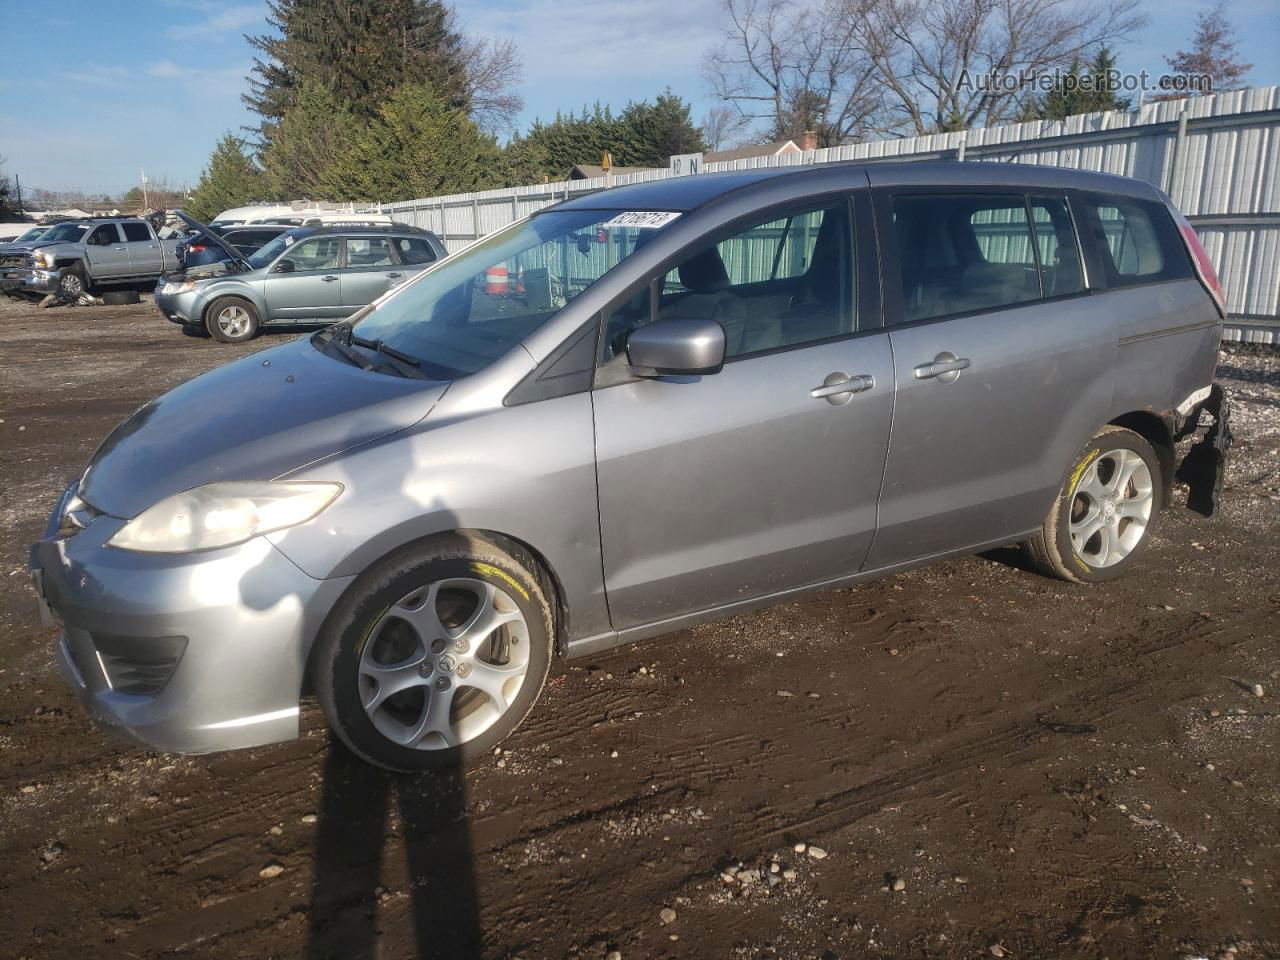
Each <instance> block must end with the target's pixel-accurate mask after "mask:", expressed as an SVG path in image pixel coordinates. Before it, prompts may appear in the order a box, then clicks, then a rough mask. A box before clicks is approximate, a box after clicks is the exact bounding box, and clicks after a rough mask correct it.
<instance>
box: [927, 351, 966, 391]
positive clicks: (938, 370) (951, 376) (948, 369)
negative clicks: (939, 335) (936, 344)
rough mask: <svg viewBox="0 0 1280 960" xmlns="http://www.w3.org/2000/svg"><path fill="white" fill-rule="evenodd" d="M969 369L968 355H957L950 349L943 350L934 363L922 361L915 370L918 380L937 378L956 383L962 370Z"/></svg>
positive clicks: (939, 380)
mask: <svg viewBox="0 0 1280 960" xmlns="http://www.w3.org/2000/svg"><path fill="white" fill-rule="evenodd" d="M968 369H969V360H968V359H967V358H966V357H957V356H956V355H955V354H954V353H950V352H949V351H946V350H944V351H942V353H940V354H938V355H937V356H936V357H934V358H933V362H932V363H922V364H920V365H919V366H918V367H916V368H915V370H914V371H913V372H914V373H915V377H916V379H917V380H937V381H938V382H939V383H955V381H956V378H957V377H959V376H960V371H961V370H968Z"/></svg>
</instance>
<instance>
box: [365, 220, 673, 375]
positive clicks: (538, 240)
mask: <svg viewBox="0 0 1280 960" xmlns="http://www.w3.org/2000/svg"><path fill="white" fill-rule="evenodd" d="M678 216H679V215H678V214H674V213H651V212H639V213H637V212H634V211H623V210H561V211H549V212H547V213H543V214H538V215H536V216H534V217H532V218H530V219H529V220H527V221H525V222H524V223H518V224H514V225H513V226H511V227H508V228H507V229H506V230H502V231H500V232H498V233H496V234H494V235H493V236H491V237H489V238H487V239H485V240H481V241H480V242H479V243H476V244H473V245H472V246H471V247H469V248H468V249H467V250H466V251H464V252H463V253H461V254H459V255H458V256H456V257H454V258H453V259H452V260H450V261H448V262H446V263H442V264H441V265H440V266H439V267H437V268H435V269H433V270H432V271H431V272H430V273H428V274H426V275H425V276H424V277H423V278H422V279H421V280H419V281H417V282H415V283H413V284H411V285H408V286H406V287H404V288H403V290H401V291H400V292H399V293H397V294H396V295H395V296H392V297H390V298H389V299H387V300H385V301H383V302H382V303H380V304H379V305H378V307H377V309H375V310H374V311H373V312H372V313H370V314H369V315H368V316H367V317H365V318H364V319H363V320H361V321H360V322H359V323H358V324H357V325H356V328H355V330H356V333H357V334H358V335H359V336H361V337H364V338H367V339H369V340H375V339H376V340H382V341H383V342H384V343H386V344H387V345H389V346H391V347H394V348H396V349H397V350H400V351H402V352H404V353H408V354H410V355H411V356H414V357H416V358H419V359H420V360H421V361H422V364H423V369H424V371H427V372H429V373H430V374H431V375H432V376H433V377H437V378H440V379H453V378H455V377H460V376H465V375H467V374H470V373H475V372H477V371H479V370H482V369H483V368H484V367H486V366H488V365H489V364H490V363H492V362H493V361H494V360H496V359H498V358H499V357H500V356H502V355H503V354H505V353H506V352H507V351H509V350H510V349H511V348H512V347H514V346H515V345H516V344H518V343H520V342H521V341H522V340H524V339H525V338H526V337H528V336H529V335H530V334H532V333H533V332H534V331H535V330H537V329H538V328H539V327H541V326H542V325H543V324H544V323H546V322H547V321H548V320H550V319H551V317H553V316H554V315H555V314H556V312H557V311H559V310H560V309H561V308H562V307H563V306H564V305H565V304H567V303H569V302H571V301H572V300H573V299H574V298H575V297H577V296H578V295H579V294H581V293H582V291H584V290H586V289H587V288H588V287H589V286H591V285H592V284H593V283H595V282H596V280H598V279H600V277H602V276H604V275H605V274H606V273H607V272H608V271H610V270H612V269H613V268H614V267H616V266H617V265H618V264H620V263H621V262H622V261H623V260H625V259H626V258H627V257H629V256H631V254H633V253H634V252H635V251H636V250H637V249H639V248H640V247H641V246H643V245H644V244H645V243H647V242H648V241H649V240H650V239H651V238H652V237H654V236H656V235H657V234H658V233H660V232H661V230H662V229H663V228H664V227H665V226H666V225H667V224H668V223H670V222H672V221H673V220H675V219H677V218H678Z"/></svg>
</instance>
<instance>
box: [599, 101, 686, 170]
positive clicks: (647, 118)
mask: <svg viewBox="0 0 1280 960" xmlns="http://www.w3.org/2000/svg"><path fill="white" fill-rule="evenodd" d="M618 135H619V137H620V142H619V145H618V148H617V150H618V154H620V157H619V158H618V160H619V162H620V163H622V164H623V165H625V166H636V167H665V166H666V165H667V161H668V160H669V159H670V158H671V157H672V156H673V155H674V154H677V153H701V152H702V151H703V150H704V149H706V144H705V143H704V142H703V139H702V131H701V130H699V129H698V127H697V125H696V124H694V122H693V118H692V116H691V115H690V112H689V104H687V103H685V102H684V101H683V100H682V99H680V97H678V96H676V95H675V94H674V93H672V92H671V90H670V88H668V89H667V90H666V91H665V92H664V93H660V94H659V95H658V97H657V99H656V100H655V101H654V102H653V103H649V102H648V101H641V102H639V103H630V104H627V107H626V109H625V110H623V111H622V116H621V117H619V131H618Z"/></svg>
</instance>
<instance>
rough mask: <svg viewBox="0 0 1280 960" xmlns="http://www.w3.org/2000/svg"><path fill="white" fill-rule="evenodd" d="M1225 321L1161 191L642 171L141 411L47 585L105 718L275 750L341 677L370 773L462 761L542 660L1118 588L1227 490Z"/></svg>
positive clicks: (881, 174)
mask: <svg viewBox="0 0 1280 960" xmlns="http://www.w3.org/2000/svg"><path fill="white" fill-rule="evenodd" d="M302 236H303V237H304V238H305V237H321V238H333V237H338V236H345V237H348V238H349V237H350V236H351V235H350V234H338V233H334V232H328V233H326V232H320V233H312V234H303V235H302ZM300 242H301V243H305V242H306V240H305V239H303V240H301V241H300V240H298V239H296V238H295V240H294V243H293V248H294V249H295V250H296V248H297V247H298V245H299V243H300ZM326 269H328V268H326ZM1222 320H1223V312H1222V295H1221V289H1220V288H1219V286H1218V282H1217V280H1216V278H1215V277H1214V275H1213V271H1212V268H1211V267H1210V266H1209V263H1208V260H1207V259H1206V258H1205V256H1204V251H1203V250H1202V249H1201V247H1200V244H1199V242H1198V241H1197V239H1196V237H1195V234H1194V232H1193V231H1192V230H1191V228H1190V227H1189V226H1188V225H1187V223H1186V221H1185V220H1184V219H1182V217H1181V216H1180V215H1179V214H1178V213H1177V212H1176V211H1175V210H1174V209H1173V208H1172V207H1171V206H1170V205H1169V202H1168V200H1167V198H1165V197H1164V195H1163V194H1161V193H1160V192H1159V191H1158V190H1156V189H1155V188H1154V187H1152V186H1150V185H1148V184H1146V183H1142V182H1139V181H1136V180H1129V179H1123V178H1119V177H1107V176H1100V175H1093V174H1084V173H1076V172H1069V171H1059V170H1054V169H1051V168H1045V167H1033V166H1021V165H1015V164H992V163H973V164H956V163H907V164H896V163H885V164H877V165H872V166H865V167H863V166H851V165H830V166H818V167H810V168H802V169H800V170H788V169H786V168H775V169H768V170H759V171H751V172H744V173H737V174H705V175H699V176H686V177H680V178H677V179H672V180H665V181H658V182H651V183H645V184H637V185H631V186H625V187H619V188H616V189H613V190H607V191H604V192H601V193H596V194H593V195H591V196H585V197H580V198H575V199H573V200H570V201H568V202H566V203H562V204H560V205H558V206H555V207H552V208H550V209H547V210H544V211H542V212H540V213H538V214H536V215H535V216H533V217H531V218H530V219H528V220H525V221H522V222H519V223H516V224H514V225H512V226H511V227H509V228H507V229H505V230H502V231H501V232H499V233H497V234H495V235H493V236H491V237H489V238H487V239H485V240H483V241H481V242H479V243H477V244H474V245H472V246H470V247H468V248H466V249H465V250H463V251H461V252H460V253H458V254H455V255H454V256H452V257H449V258H448V259H445V260H443V261H441V262H440V263H438V264H436V265H435V266H433V267H432V268H431V269H429V270H427V271H425V272H423V273H422V274H421V275H420V276H419V277H418V279H416V280H415V281H413V282H411V283H405V284H404V285H402V287H401V288H400V289H398V290H397V291H395V292H394V293H393V294H391V295H389V296H387V297H384V298H382V299H381V300H379V301H378V302H377V303H375V304H374V305H372V306H371V307H370V308H368V309H365V310H363V311H361V312H360V313H359V314H358V315H357V316H356V317H353V318H352V319H351V320H349V321H346V322H343V323H340V324H337V325H335V326H332V327H329V328H328V329H325V330H322V331H319V332H317V333H316V334H314V335H313V336H311V337H309V338H300V339H296V340H294V341H291V342H289V343H285V344H281V345H279V346H277V347H274V348H273V349H270V350H266V351H263V352H260V353H257V354H255V355H253V356H251V357H245V358H242V359H240V360H238V361H236V362H234V363H230V364H227V365H226V366H223V367H220V368H218V369H215V370H212V371H210V372H209V373H206V374H204V375H203V376H200V377H198V378H196V379H195V380H192V381H191V382H189V383H187V384H185V385H183V386H180V387H178V388H177V389H175V390H173V391H171V392H169V393H167V394H165V395H164V396H162V397H160V398H159V399H157V400H155V401H153V402H152V403H150V404H148V405H147V406H145V407H143V408H142V409H141V410H139V411H138V412H136V413H135V414H134V415H133V416H132V417H130V418H129V419H128V420H126V421H125V422H124V423H123V424H121V425H120V426H119V427H117V428H116V430H115V431H114V432H113V433H112V434H111V435H110V436H109V437H108V438H107V440H106V441H105V442H104V443H103V445H102V447H101V448H100V449H99V450H98V451H97V453H96V454H95V455H94V457H93V459H92V461H91V462H90V464H89V467H88V469H87V470H86V471H85V473H84V475H83V476H81V477H80V478H79V479H77V480H76V481H75V482H74V483H73V484H72V485H71V487H70V488H69V489H68V490H67V491H66V492H65V494H64V495H63V496H62V499H61V500H60V501H59V503H58V505H57V508H56V509H55V511H54V513H53V516H52V517H51V519H50V521H49V526H48V528H47V530H46V532H45V535H44V538H43V539H42V540H41V541H40V542H39V543H38V544H36V545H35V547H34V548H33V551H32V559H31V567H32V570H33V572H34V576H35V580H36V586H37V589H38V591H39V592H40V595H41V597H42V598H43V600H44V601H45V602H46V603H47V605H48V608H51V609H52V611H53V613H54V614H56V616H57V617H58V618H59V620H60V622H61V625H62V634H61V638H60V640H59V646H58V657H59V660H60V662H61V664H62V666H63V668H64V671H65V673H66V675H67V677H68V678H69V682H70V683H71V685H72V686H73V687H74V688H75V690H76V691H78V693H79V695H80V697H81V699H82V700H83V701H84V703H85V704H86V705H87V707H88V709H89V711H90V712H91V713H92V714H93V715H94V716H96V717H98V718H100V719H101V720H102V721H104V722H105V723H106V724H107V725H109V726H110V727H112V728H113V729H116V730H119V731H122V732H124V733H126V734H128V735H130V736H132V737H134V738H136V739H138V740H140V741H142V742H144V743H147V744H150V745H152V746H154V747H157V748H159V749H163V750H172V751H189V752H200V751H209V750H221V749H226V748H230V747H246V746H252V745H256V744H263V743H270V742H272V741H276V740H282V739H285V738H290V737H294V736H296V735H297V733H298V716H299V707H300V701H301V698H302V696H303V692H304V690H314V691H315V693H316V695H317V696H318V698H319V701H320V705H321V706H322V708H323V709H324V712H325V714H326V716H327V717H328V720H329V722H330V723H331V724H332V725H333V727H334V728H335V729H336V730H337V732H338V733H339V735H340V736H341V737H342V738H343V739H344V740H345V741H346V743H347V744H348V745H349V746H350V747H351V748H352V749H353V750H355V751H356V752H357V753H359V754H360V755H361V756H363V757H365V758H367V759H368V760H370V761H372V762H373V763H377V764H381V765H383V766H386V767H390V768H394V769H398V770H412V769H418V768H422V767H426V766H430V765H432V764H436V763H441V762H444V763H457V762H458V761H459V760H460V759H466V758H469V757H472V756H476V755H479V754H481V753H484V752H487V751H491V750H492V749H493V748H494V746H495V745H496V744H498V743H499V742H501V741H502V740H503V738H504V737H506V736H507V735H508V734H510V733H511V731H512V730H514V729H515V727H516V726H517V725H518V724H519V723H520V721H521V720H522V719H523V718H524V717H525V716H526V714H527V713H528V712H529V710H530V709H531V708H532V707H533V704H534V701H535V700H536V698H537V697H538V694H539V692H540V690H541V689H542V686H543V682H544V680H545V678H546V676H547V670H548V667H549V665H550V662H551V659H552V657H553V655H555V654H562V655H565V656H569V657H573V656H581V655H584V654H592V653H595V652H598V651H601V650H604V649H606V648H609V647H612V646H615V645H617V644H620V643H626V642H630V641H633V640H640V639H643V638H646V637H652V636H655V635H658V634H663V633H669V632H671V631H673V630H677V629H680V628H682V627H687V626H689V625H692V624H695V623H698V622H700V621H703V620H706V619H709V618H714V617H722V616H726V615H728V614H734V613H740V612H742V611H745V610H750V609H752V608H754V607H758V606H761V605H764V604H770V603H776V602H779V601H781V600H785V599H788V598H792V597H794V596H796V595H798V594H800V593H803V592H804V591H809V590H821V589H826V588H830V587H836V586H842V585H848V584H851V583H857V582H860V581H863V580H867V579H869V578H873V577H881V576H885V575H890V574H893V573H895V572H898V571H901V570H905V569H907V568H909V567H912V566H915V565H919V564H923V563H930V562H933V561H936V560H939V559H942V558H944V557H949V556H952V555H955V554H959V553H966V552H971V551H978V550H985V549H988V548H992V547H995V546H998V545H1003V544H1012V543H1021V544H1024V545H1025V546H1026V549H1027V551H1028V552H1029V554H1030V556H1031V558H1032V559H1033V560H1034V562H1035V563H1036V564H1037V565H1038V567H1039V568H1040V569H1041V570H1043V571H1044V572H1045V573H1047V574H1049V575H1052V576H1057V577H1060V578H1062V579H1064V580H1068V581H1073V582H1076V583H1083V584H1090V583H1098V582H1101V581H1106V580H1110V579H1111V578H1113V577H1116V576H1119V575H1120V574H1122V573H1125V572H1126V571H1128V570H1130V569H1132V568H1133V567H1134V565H1135V564H1136V563H1138V562H1139V561H1140V558H1141V556H1142V553H1143V551H1144V549H1145V548H1146V546H1147V544H1148V542H1149V540H1150V538H1151V530H1152V527H1153V525H1154V524H1155V523H1156V522H1157V520H1158V517H1159V514H1160V511H1161V510H1162V509H1163V508H1165V507H1166V506H1168V505H1169V504H1170V502H1171V495H1172V491H1173V480H1174V477H1175V470H1177V471H1178V472H1179V475H1180V476H1182V477H1183V478H1185V479H1186V480H1187V481H1188V483H1189V488H1190V491H1191V500H1190V501H1189V505H1191V506H1193V507H1195V508H1197V509H1199V510H1201V511H1202V512H1211V511H1212V509H1213V506H1214V503H1215V500H1216V495H1217V492H1218V490H1219V487H1218V484H1219V483H1220V480H1221V476H1222V468H1223V464H1224V462H1225V453H1226V446H1227V442H1228V440H1229V437H1230V434H1229V431H1228V430H1227V409H1226V404H1225V400H1224V398H1223V395H1222V391H1221V389H1220V388H1218V387H1216V386H1215V385H1214V371H1215V367H1216V363H1217V356H1218V343H1219V337H1220V335H1221V331H1222ZM1202 421H1203V422H1202ZM1198 430H1202V433H1201V435H1200V436H1199V439H1198V440H1197V442H1196V444H1195V445H1194V446H1193V447H1192V448H1191V453H1190V454H1189V455H1188V456H1187V458H1186V459H1185V460H1184V461H1183V462H1182V463H1181V464H1180V465H1179V463H1178V462H1177V457H1176V453H1175V450H1176V448H1175V441H1176V440H1177V439H1178V438H1179V437H1182V436H1187V435H1190V434H1191V433H1192V432H1193V431H1198Z"/></svg>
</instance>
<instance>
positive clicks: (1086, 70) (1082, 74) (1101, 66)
mask: <svg viewBox="0 0 1280 960" xmlns="http://www.w3.org/2000/svg"><path fill="white" fill-rule="evenodd" d="M1115 69H1116V58H1115V56H1114V54H1112V52H1111V51H1110V49H1108V48H1107V47H1101V48H1099V50H1098V53H1097V54H1096V55H1095V56H1094V58H1093V61H1092V62H1091V63H1090V64H1089V65H1088V66H1087V67H1082V66H1081V64H1080V61H1079V60H1072V61H1071V67H1070V68H1069V69H1068V70H1067V74H1066V77H1064V78H1063V80H1062V81H1061V82H1059V83H1058V84H1057V86H1056V87H1055V88H1054V89H1053V90H1050V91H1049V92H1048V93H1046V94H1045V96H1044V100H1043V101H1039V102H1034V103H1032V104H1030V105H1029V108H1028V110H1027V111H1025V112H1024V114H1023V119H1027V120H1031V119H1036V118H1039V119H1041V120H1064V119H1066V118H1067V117H1071V116H1075V115H1076V114H1078V113H1098V112H1099V111H1103V110H1128V109H1129V108H1130V106H1131V105H1132V102H1133V101H1132V100H1131V99H1130V98H1128V97H1118V96H1116V90H1115V88H1114V87H1113V85H1112V83H1111V81H1110V79H1109V78H1110V77H1111V74H1112V73H1113V72H1114V71H1115Z"/></svg>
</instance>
